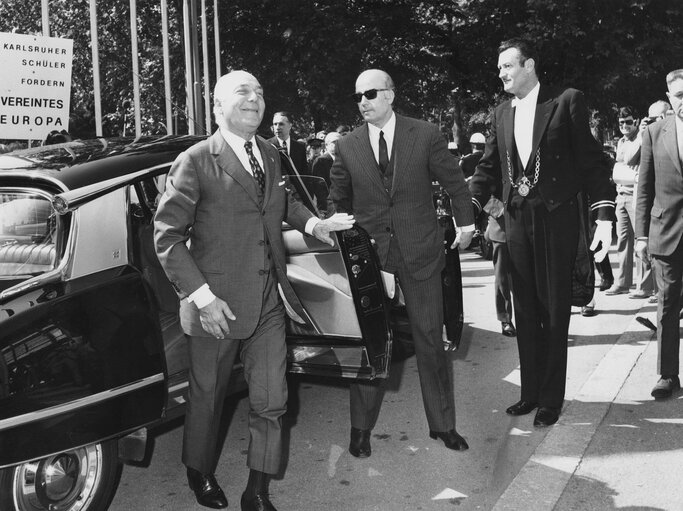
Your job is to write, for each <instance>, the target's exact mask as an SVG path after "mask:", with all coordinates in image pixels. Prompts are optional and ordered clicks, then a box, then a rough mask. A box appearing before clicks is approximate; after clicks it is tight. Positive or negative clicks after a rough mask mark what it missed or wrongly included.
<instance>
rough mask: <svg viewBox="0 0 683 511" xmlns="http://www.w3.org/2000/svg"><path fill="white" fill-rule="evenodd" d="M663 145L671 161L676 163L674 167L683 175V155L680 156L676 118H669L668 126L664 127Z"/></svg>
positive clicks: (667, 120)
mask: <svg viewBox="0 0 683 511" xmlns="http://www.w3.org/2000/svg"><path fill="white" fill-rule="evenodd" d="M662 144H664V148H665V149H666V152H667V153H669V157H670V158H671V161H673V162H674V166H675V167H676V170H677V171H678V173H679V174H681V173H683V172H682V171H681V158H682V157H683V155H681V156H679V154H678V139H677V138H676V119H674V117H668V118H667V119H666V124H665V125H664V126H662Z"/></svg>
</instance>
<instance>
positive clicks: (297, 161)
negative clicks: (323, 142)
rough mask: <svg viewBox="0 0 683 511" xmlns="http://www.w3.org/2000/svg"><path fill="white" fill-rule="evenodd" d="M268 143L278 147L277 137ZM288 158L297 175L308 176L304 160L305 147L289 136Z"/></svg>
mask: <svg viewBox="0 0 683 511" xmlns="http://www.w3.org/2000/svg"><path fill="white" fill-rule="evenodd" d="M268 142H270V143H271V144H273V145H274V146H276V147H279V146H280V142H279V141H278V139H277V137H272V138H269V139H268ZM289 157H290V158H291V159H292V161H293V162H294V166H295V167H296V170H298V171H299V174H302V175H306V174H308V160H306V146H305V145H304V144H302V143H301V142H299V141H297V140H294V138H292V137H291V136H290V137H289Z"/></svg>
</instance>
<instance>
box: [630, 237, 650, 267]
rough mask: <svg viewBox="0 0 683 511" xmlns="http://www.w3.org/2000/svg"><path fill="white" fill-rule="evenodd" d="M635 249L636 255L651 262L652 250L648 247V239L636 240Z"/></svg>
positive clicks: (646, 261) (644, 260) (645, 261)
mask: <svg viewBox="0 0 683 511" xmlns="http://www.w3.org/2000/svg"><path fill="white" fill-rule="evenodd" d="M633 250H634V251H635V253H636V257H637V258H638V259H640V260H641V261H643V262H644V263H649V262H650V251H649V250H648V249H647V240H636V244H635V245H634V247H633Z"/></svg>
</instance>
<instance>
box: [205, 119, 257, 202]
mask: <svg viewBox="0 0 683 511" xmlns="http://www.w3.org/2000/svg"><path fill="white" fill-rule="evenodd" d="M209 149H210V151H211V154H212V155H213V156H214V158H215V161H216V165H218V167H219V168H220V169H221V170H222V171H223V172H225V173H226V174H228V175H229V176H230V177H231V178H233V179H234V180H235V181H236V182H237V183H239V184H240V185H241V186H242V188H244V190H245V191H246V192H247V193H248V194H249V196H250V197H251V198H252V199H253V200H254V202H256V203H257V204H258V195H257V193H256V182H255V181H254V178H253V177H251V175H250V174H249V172H247V170H246V169H245V168H244V166H243V165H242V162H241V161H240V160H239V158H238V157H237V155H236V154H235V151H233V150H232V148H231V147H230V146H229V145H228V143H227V142H226V141H225V139H224V138H223V135H221V133H220V130H216V132H215V133H214V134H213V135H211V138H210V139H209ZM259 149H260V146H259ZM266 176H267V174H266Z"/></svg>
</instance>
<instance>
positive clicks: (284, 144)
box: [275, 137, 290, 154]
mask: <svg viewBox="0 0 683 511" xmlns="http://www.w3.org/2000/svg"><path fill="white" fill-rule="evenodd" d="M275 138H277V137H275ZM289 143H290V142H289V138H288V139H287V140H282V139H281V138H278V139H277V145H278V146H280V147H284V149H285V152H286V153H287V154H289Z"/></svg>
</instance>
